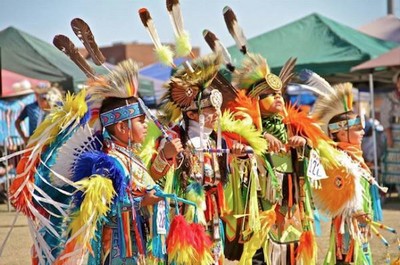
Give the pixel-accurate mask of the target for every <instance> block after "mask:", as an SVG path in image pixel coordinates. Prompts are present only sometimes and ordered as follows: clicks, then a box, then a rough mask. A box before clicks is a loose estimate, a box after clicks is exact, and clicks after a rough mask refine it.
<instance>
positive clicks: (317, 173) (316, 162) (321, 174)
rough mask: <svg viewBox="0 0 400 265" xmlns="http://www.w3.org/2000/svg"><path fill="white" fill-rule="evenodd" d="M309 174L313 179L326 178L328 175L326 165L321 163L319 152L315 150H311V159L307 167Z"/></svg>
mask: <svg viewBox="0 0 400 265" xmlns="http://www.w3.org/2000/svg"><path fill="white" fill-rule="evenodd" d="M307 176H308V177H309V178H310V180H311V181H317V180H320V179H326V178H328V176H327V175H326V173H325V169H324V167H323V166H322V165H321V159H320V157H319V154H318V153H317V152H316V151H315V150H311V152H310V160H309V163H308V168H307Z"/></svg>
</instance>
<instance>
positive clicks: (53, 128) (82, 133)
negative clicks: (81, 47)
mask: <svg viewBox="0 0 400 265" xmlns="http://www.w3.org/2000/svg"><path fill="white" fill-rule="evenodd" d="M71 25H72V27H73V30H74V32H75V33H76V34H77V36H78V37H79V38H80V39H81V40H82V41H83V43H84V44H85V46H88V47H87V49H88V51H89V53H90V54H91V56H92V58H93V60H94V61H95V62H96V64H98V65H102V64H103V63H104V62H105V58H104V56H102V54H101V53H100V51H99V49H98V47H97V45H96V43H95V42H94V37H93V35H92V34H91V32H90V29H89V27H88V26H87V24H86V23H85V22H84V21H82V20H81V19H74V20H73V21H72V22H71ZM54 45H55V46H57V47H58V48H59V49H60V50H61V51H63V52H64V53H66V54H67V55H68V56H69V57H70V58H71V59H72V60H73V61H74V63H76V64H77V65H78V66H79V67H80V68H81V70H82V71H83V72H84V73H85V74H86V75H87V77H88V78H89V81H88V84H87V86H88V88H87V89H84V90H82V91H80V92H79V93H78V94H76V95H72V94H68V95H67V97H66V100H65V102H63V104H62V105H61V106H59V107H57V108H55V109H53V111H52V112H51V113H50V114H49V115H48V117H47V118H46V120H45V121H44V122H43V123H42V124H41V125H40V127H39V128H38V129H37V130H36V131H35V133H34V135H33V136H32V137H31V138H30V140H29V144H28V146H27V152H26V154H25V155H24V156H23V158H22V160H21V162H20V163H19V164H18V168H17V173H18V175H17V177H16V178H15V180H14V181H13V183H12V185H11V188H10V191H11V197H10V198H11V201H12V203H13V205H14V206H15V207H16V209H17V210H18V211H21V212H23V213H24V214H25V215H26V216H27V217H28V221H29V226H30V230H31V233H32V236H33V241H34V247H33V256H32V260H33V263H34V264H83V263H84V262H86V261H87V263H88V264H143V263H145V260H146V258H148V257H151V256H155V257H156V258H157V259H155V260H156V261H161V262H162V261H163V252H162V250H161V251H160V249H165V248H166V246H165V244H163V243H165V242H163V241H162V240H160V236H159V235H158V234H157V232H154V231H155V230H157V229H154V226H151V224H153V225H157V222H155V221H154V220H153V221H152V222H151V220H150V219H152V218H153V217H154V215H153V216H152V211H151V209H152V208H151V207H150V205H153V204H155V203H157V202H158V201H160V198H159V196H161V197H163V196H165V194H164V193H162V191H160V190H159V189H157V188H156V187H154V181H153V180H152V178H151V177H150V175H149V174H148V173H147V171H146V167H145V166H144V165H143V163H142V161H141V159H140V158H139V156H138V155H139V153H138V152H139V145H140V143H141V142H142V141H143V139H144V137H145V135H146V131H147V125H146V122H145V115H144V114H145V113H148V112H149V111H148V110H147V108H146V106H145V105H144V104H143V102H142V101H141V99H140V98H138V97H137V90H138V67H137V65H136V63H134V62H133V61H130V60H128V61H124V62H122V63H120V64H119V65H118V66H117V67H116V68H115V70H112V71H110V73H109V74H108V75H104V76H98V75H95V74H94V71H93V69H92V68H91V66H90V65H89V64H88V63H87V62H86V61H85V59H84V58H83V57H82V56H81V55H80V54H79V52H78V50H77V49H76V48H75V46H74V44H73V43H72V42H71V41H70V40H69V39H68V37H66V36H63V35H57V36H56V37H55V38H54ZM155 193H156V194H157V196H156V195H155ZM175 199H176V200H177V198H175ZM166 210H167V209H166ZM158 213H159V212H156V214H158ZM164 216H166V214H164ZM155 217H158V215H157V216H155ZM153 219H156V218H153ZM149 223H150V225H149ZM163 223H166V222H163ZM163 228H164V229H167V228H168V227H166V226H164V227H163ZM167 232H168V230H167V231H165V232H164V234H166V233H167ZM160 234H161V232H160ZM151 238H152V239H154V238H155V239H159V242H156V243H158V244H154V243H153V242H154V240H153V242H150V240H149V239H151ZM150 243H153V244H152V247H151V248H148V244H150ZM148 249H152V253H149V251H148ZM157 251H159V252H161V254H160V253H158V254H159V255H157V253H156V252H157ZM152 260H153V261H154V259H152Z"/></svg>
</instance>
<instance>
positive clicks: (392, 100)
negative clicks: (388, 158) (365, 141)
mask: <svg viewBox="0 0 400 265" xmlns="http://www.w3.org/2000/svg"><path fill="white" fill-rule="evenodd" d="M393 83H394V84H395V90H394V91H393V92H392V93H390V94H389V95H388V96H387V97H385V98H384V100H383V103H382V107H381V117H380V118H381V123H382V125H383V127H384V129H385V133H386V139H387V146H388V147H390V148H393V147H394V139H393V134H392V124H399V125H400V71H398V72H397V73H396V74H395V75H394V76H393Z"/></svg>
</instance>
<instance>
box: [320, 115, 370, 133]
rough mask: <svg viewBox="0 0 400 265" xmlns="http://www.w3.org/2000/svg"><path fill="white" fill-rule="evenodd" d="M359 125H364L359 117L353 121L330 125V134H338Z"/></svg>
mask: <svg viewBox="0 0 400 265" xmlns="http://www.w3.org/2000/svg"><path fill="white" fill-rule="evenodd" d="M357 125H362V122H361V118H360V117H358V116H357V117H356V118H353V119H348V120H343V121H338V122H334V123H330V124H328V128H329V132H330V133H336V132H338V131H340V130H343V129H348V128H351V127H353V126H357Z"/></svg>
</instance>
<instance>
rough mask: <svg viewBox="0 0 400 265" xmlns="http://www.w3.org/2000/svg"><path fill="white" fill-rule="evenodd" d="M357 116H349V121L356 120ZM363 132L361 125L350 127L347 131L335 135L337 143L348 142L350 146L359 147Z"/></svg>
mask: <svg viewBox="0 0 400 265" xmlns="http://www.w3.org/2000/svg"><path fill="white" fill-rule="evenodd" d="M356 117H357V116H356V115H354V116H350V119H353V118H356ZM364 134H365V131H364V129H363V126H362V125H361V124H359V125H355V126H352V127H350V128H349V129H348V130H346V129H343V130H341V131H339V132H338V133H337V138H338V140H339V142H348V143H350V144H354V145H359V146H361V142H362V139H363V137H364Z"/></svg>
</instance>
